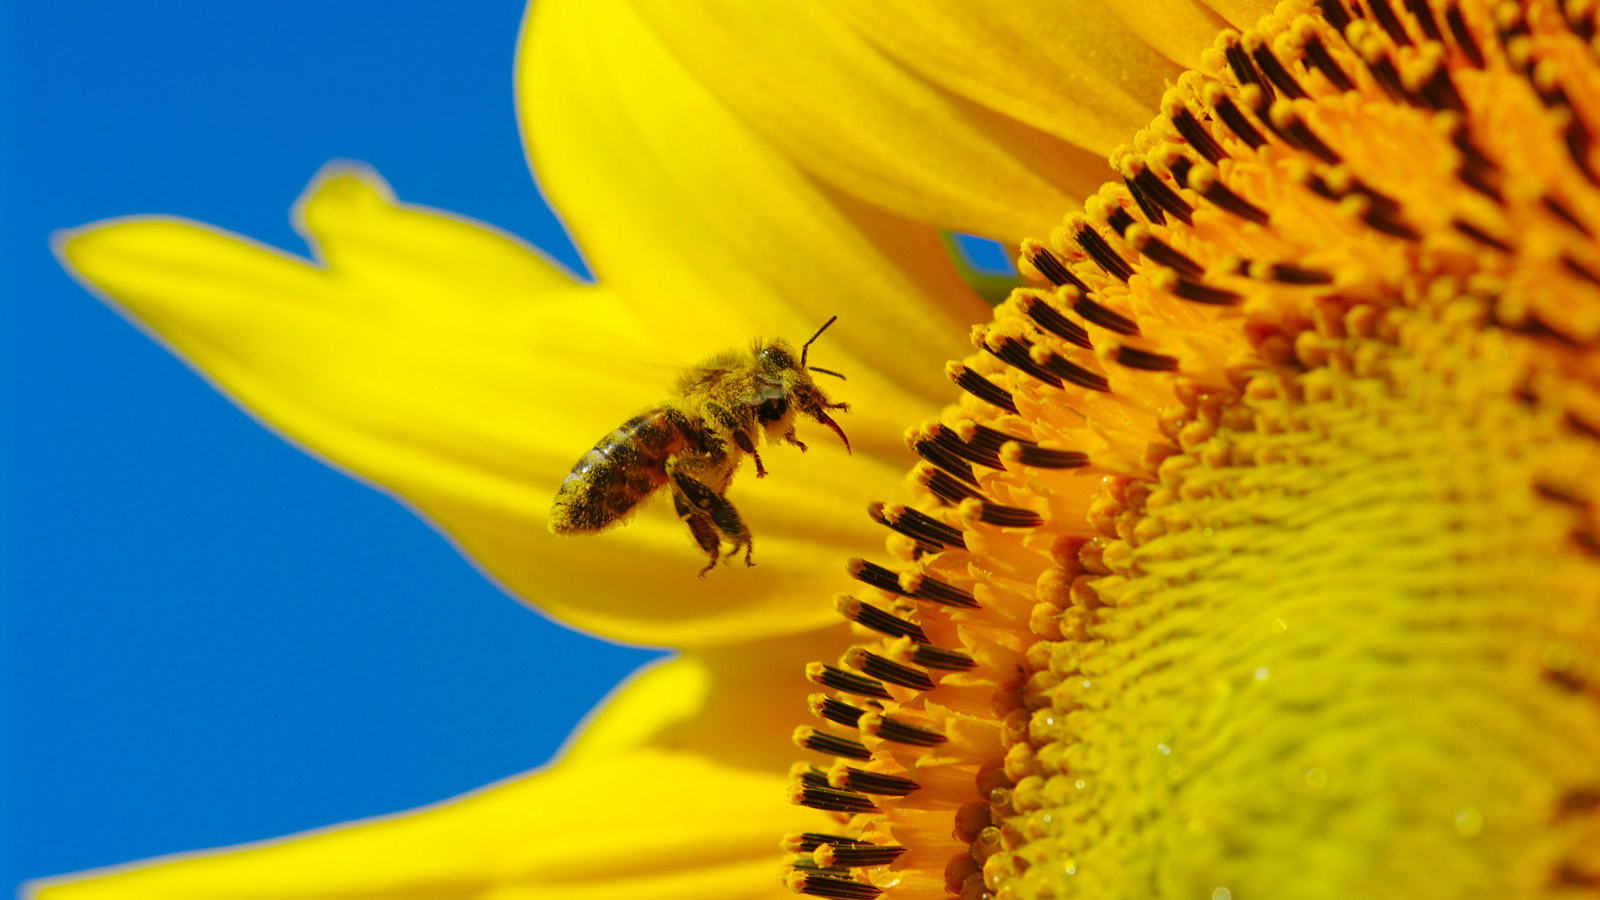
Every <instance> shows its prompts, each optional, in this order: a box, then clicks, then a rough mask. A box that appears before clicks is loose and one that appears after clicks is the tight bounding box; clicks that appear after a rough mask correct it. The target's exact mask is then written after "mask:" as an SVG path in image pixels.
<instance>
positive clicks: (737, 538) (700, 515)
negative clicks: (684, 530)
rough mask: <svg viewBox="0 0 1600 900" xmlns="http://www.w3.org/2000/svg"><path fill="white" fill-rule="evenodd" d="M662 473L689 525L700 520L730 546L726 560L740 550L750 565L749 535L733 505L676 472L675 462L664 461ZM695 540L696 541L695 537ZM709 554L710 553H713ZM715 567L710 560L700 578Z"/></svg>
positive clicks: (685, 474) (682, 473) (694, 480)
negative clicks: (668, 478)
mask: <svg viewBox="0 0 1600 900" xmlns="http://www.w3.org/2000/svg"><path fill="white" fill-rule="evenodd" d="M666 469H667V475H668V477H670V478H671V479H672V490H673V496H674V498H677V497H680V496H681V497H682V500H683V503H684V504H685V505H686V506H687V507H688V509H689V514H690V517H691V518H690V521H691V523H692V522H693V520H694V519H702V520H704V521H706V522H709V523H710V527H711V528H712V529H713V530H714V531H715V532H716V535H717V537H719V538H720V539H721V540H724V541H727V542H729V543H731V544H733V547H732V549H730V550H729V551H728V555H729V556H732V555H733V554H734V553H737V552H738V551H739V548H741V547H742V548H744V551H745V554H744V557H745V563H746V564H747V565H754V563H753V562H751V561H750V532H749V531H747V530H746V529H745V527H744V520H743V519H741V518H739V511H738V510H737V509H735V508H734V506H733V504H732V503H729V502H728V499H727V498H726V497H724V496H722V495H721V494H719V493H717V492H716V491H714V490H712V489H711V488H709V487H707V486H706V485H705V484H704V483H702V482H700V481H697V480H696V479H695V478H694V477H692V476H690V475H688V474H687V473H685V472H683V471H681V470H680V469H679V468H678V464H677V460H675V459H672V460H668V461H667V466H666ZM676 502H677V500H676V499H674V503H676ZM695 527H696V526H694V525H693V524H691V525H690V526H689V528H690V530H691V531H693V530H694V529H695ZM696 540H699V537H698V535H697V536H696ZM701 546H702V547H704V546H705V545H704V544H702V545H701ZM712 552H713V553H714V552H715V551H712ZM715 565H716V562H715V560H713V561H712V564H711V565H710V566H706V568H705V570H704V571H702V572H701V573H700V574H702V575H704V574H705V573H706V572H708V571H710V570H711V568H712V566H715Z"/></svg>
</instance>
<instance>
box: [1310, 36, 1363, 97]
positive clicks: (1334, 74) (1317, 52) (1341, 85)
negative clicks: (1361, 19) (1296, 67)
mask: <svg viewBox="0 0 1600 900" xmlns="http://www.w3.org/2000/svg"><path fill="white" fill-rule="evenodd" d="M1305 60H1306V62H1308V63H1310V65H1311V66H1312V67H1313V68H1315V69H1316V70H1317V71H1318V72H1321V73H1322V77H1324V78H1326V79H1328V82H1329V83H1330V84H1332V85H1333V86H1334V88H1336V89H1338V90H1340V91H1353V90H1355V89H1356V83H1355V81H1354V80H1352V79H1351V78H1350V76H1349V74H1348V73H1346V72H1345V70H1344V69H1342V68H1340V67H1339V61H1338V60H1336V59H1334V58H1333V54H1332V53H1329V52H1328V48H1327V47H1325V46H1323V44H1322V39H1321V38H1318V37H1312V38H1311V39H1309V40H1307V41H1306V46H1305Z"/></svg>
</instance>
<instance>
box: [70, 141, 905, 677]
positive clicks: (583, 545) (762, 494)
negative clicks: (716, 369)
mask: <svg viewBox="0 0 1600 900" xmlns="http://www.w3.org/2000/svg"><path fill="white" fill-rule="evenodd" d="M307 196H308V199H307V200H306V201H305V202H304V203H303V204H302V207H301V220H302V224H303V226H304V229H305V231H306V233H307V236H308V238H309V239H310V241H311V243H312V245H313V247H314V248H315V249H316V251H317V252H318V254H319V255H321V256H322V257H324V258H325V259H326V260H327V266H326V267H322V266H318V265H315V264H313V263H309V262H307V261H305V260H302V259H298V258H296V257H293V256H290V255H288V254H285V253H282V252H280V251H277V250H274V249H272V248H268V247H265V246H262V245H260V244H257V243H255V242H252V241H250V240H248V239H246V238H242V237H239V236H237V235H231V234H227V233H224V232H221V231H219V230H216V229H212V228H209V227H206V226H202V225H198V224H195V223H189V222H182V221H177V220H170V219H129V220H122V221H119V222H114V223H110V224H105V225H98V226H90V227H87V228H84V229H79V230H77V231H73V232H68V233H65V234H63V235H62V236H60V238H59V241H58V248H59V251H60V253H61V255H62V257H63V259H64V260H65V261H66V263H67V264H68V265H69V266H70V267H71V268H73V269H74V270H76V271H77V272H78V273H79V275H80V276H81V277H82V278H84V279H85V280H86V281H87V282H89V283H90V284H91V285H92V286H93V287H95V288H96V289H98V290H100V291H102V292H104V293H105V294H106V295H108V296H109V297H110V298H111V299H112V300H113V302H115V303H116V304H117V305H119V306H121V307H122V308H124V309H126V310H127V311H128V312H129V313H130V314H131V315H132V316H134V317H136V318H137V319H138V320H140V321H142V322H144V323H145V324H146V325H148V326H149V328H150V329H152V330H153V331H154V332H155V333H156V334H157V335H159V337H160V338H161V339H162V340H164V341H165V342H166V343H168V344H169V345H170V346H171V347H172V348H173V349H174V350H175V351H176V352H178V353H179V354H180V355H182V356H183V357H185V358H186V359H188V360H189V361H190V362H191V363H193V364H194V365H195V367H196V368H197V369H199V370H200V371H201V372H202V373H204V375H205V376H206V377H208V378H209V379H211V380H213V381H214V382H215V383H216V384H217V385H219V387H221V388H222V389H223V390H225V391H226V392H228V393H229V394H230V395H232V396H233V397H235V398H237V399H238V400H239V401H240V402H241V403H242V404H243V405H244V406H245V407H246V408H248V409H249V410H251V411H252V412H253V413H255V414H256V415H258V416H259V417H260V418H262V419H263V420H264V421H266V422H267V423H268V424H269V425H270V426H271V427H273V428H275V429H278V430H280V431H281V432H283V433H284V434H285V435H286V436H288V437H289V438H290V439H292V440H294V441H296V442H298V443H300V444H302V445H303V446H305V447H307V448H309V449H310V450H312V451H313V452H315V453H317V454H319V455H321V456H323V457H325V458H327V459H328V460H330V461H332V462H334V463H335V464H336V465H339V466H342V467H344V468H347V469H349V470H351V471H352V472H354V473H356V474H358V475H359V476H361V477H364V478H367V479H370V480H371V481H374V482H376V483H378V484H380V485H382V486H384V487H386V488H389V489H391V490H393V491H394V492H396V493H397V494H399V495H401V496H402V497H404V498H405V499H407V500H409V501H410V502H411V503H413V504H415V505H416V506H417V507H418V508H420V509H421V510H422V511H423V512H424V513H426V514H428V515H429V516H430V517H431V518H432V519H433V520H434V521H436V522H438V523H439V524H440V525H441V526H443V527H444V528H445V529H446V530H447V531H448V532H449V533H450V534H451V535H452V536H453V537H454V538H455V539H456V540H457V541H458V542H459V543H460V544H461V545H462V546H463V547H464V548H465V549H466V550H467V551H468V552H470V553H472V554H473V555H474V556H476V557H477V559H478V560H479V561H480V562H482V563H483V565H484V566H485V567H486V568H487V569H488V570H489V571H490V573H492V574H493V575H494V576H495V577H497V578H498V579H500V580H501V581H502V582H503V583H504V584H506V585H507V586H508V587H509V588H510V589H512V590H513V591H514V592H516V593H517V594H519V595H521V596H523V597H525V598H528V599H529V600H531V601H532V602H534V603H535V604H537V605H539V606H541V607H542V608H544V609H546V610H548V611H550V612H552V613H553V614H555V615H557V616H558V617H560V618H562V619H563V620H565V621H567V622H570V623H572V624H574V625H577V626H579V627H583V628H588V629H591V630H594V631H596V632H599V633H601V634H604V635H606V636H608V637H612V638H616V639H621V640H631V641H638V642H645V643H658V644H670V645H676V646H688V645H694V644H704V643H708V642H710V643H714V642H718V641H721V640H725V639H730V638H733V637H739V638H749V637H753V636H759V635H761V634H774V633H786V632H789V631H803V630H805V629H807V628H809V627H813V626H815V625H816V624H817V623H819V622H823V621H826V614H825V613H826V611H825V610H818V609H817V608H816V604H815V603H814V602H813V598H814V597H815V595H816V593H817V592H818V591H825V590H830V589H831V588H832V587H833V586H836V584H837V582H838V580H839V578H840V577H841V576H840V575H839V574H838V563H837V560H838V559H839V558H840V557H841V556H842V555H844V554H845V552H846V549H847V547H848V546H859V542H860V541H861V540H867V539H869V537H868V536H869V535H870V534H871V532H870V530H869V529H870V528H871V524H870V522H869V521H868V520H867V519H866V518H865V517H864V516H862V515H861V505H862V503H863V502H864V501H865V499H866V498H868V497H870V496H872V494H873V492H874V490H875V489H881V488H882V487H883V486H886V485H890V484H893V483H895V482H897V481H898V480H899V476H898V474H897V473H896V472H895V471H894V468H895V467H894V466H893V465H892V464H891V463H890V462H889V461H887V460H886V459H885V460H883V461H880V462H877V463H876V464H875V463H874V457H875V455H876V456H879V457H881V456H884V455H885V453H886V451H887V449H888V448H889V447H891V446H894V447H898V445H899V440H900V438H899V428H898V426H897V424H895V423H893V422H892V420H890V419H888V418H885V416H887V415H888V413H883V412H880V415H879V417H876V418H874V417H869V416H860V417H851V418H849V419H847V420H846V425H847V427H849V428H850V430H851V432H852V436H853V437H857V438H858V441H859V444H858V456H857V458H856V460H855V464H854V465H851V466H848V467H847V466H844V465H840V464H839V463H841V462H842V461H843V460H844V459H845V458H846V457H845V456H844V453H843V451H842V450H841V449H838V448H836V447H833V446H828V445H827V444H826V443H824V441H823V440H821V439H820V438H819V439H818V440H817V441H816V443H817V447H816V449H815V450H813V452H812V453H811V454H809V455H808V456H807V457H805V458H801V457H799V455H798V454H792V453H784V452H777V453H773V454H771V457H772V458H771V460H770V462H771V468H772V469H773V471H774V473H775V477H773V478H769V479H765V480H764V481H762V482H759V483H753V484H750V485H748V486H746V485H744V484H740V485H739V486H738V487H737V488H736V491H735V494H734V498H735V500H736V502H738V503H739V504H740V507H741V510H742V512H743V513H744V515H745V518H746V521H747V522H748V523H749V524H750V525H751V527H752V529H753V530H754V531H755V533H756V545H757V561H758V563H759V566H758V567H757V568H756V569H752V570H750V571H748V572H745V571H739V572H737V573H734V572H729V573H718V576H719V577H715V578H708V579H705V580H698V579H696V577H695V575H696V573H697V572H698V571H699V568H700V566H701V565H702V564H703V558H702V557H701V555H700V552H699V551H698V549H696V548H695V546H694V544H693V542H692V541H691V540H690V538H689V536H688V535H687V533H686V531H685V529H684V527H683V525H682V524H681V523H680V522H678V521H677V520H676V519H675V518H674V517H673V516H672V514H671V511H670V509H666V508H655V509H652V510H649V511H647V512H646V513H645V514H644V515H642V516H640V517H639V519H638V521H636V522H634V523H632V524H630V525H628V526H627V527H625V528H622V529H620V530H617V531H615V532H612V533H608V534H604V535H600V536H596V537H582V538H558V537H555V536H552V535H550V534H549V533H548V531H547V529H546V526H545V520H546V514H547V512H548V509H549V505H550V501H551V499H552V497H553V495H554V492H555V487H556V485H557V484H558V483H559V481H560V480H561V478H562V477H563V476H564V475H565V474H566V472H567V470H568V469H569V468H570V467H571V465H572V463H573V461H574V460H575V459H577V457H578V456H579V455H580V454H581V453H582V452H583V451H584V450H586V449H587V448H588V447H589V446H590V445H592V444H593V443H594V441H595V440H596V438H598V437H600V436H601V435H603V434H605V433H606V432H608V431H610V430H611V429H612V428H614V427H616V426H617V425H618V424H620V423H621V422H622V421H623V420H624V419H625V418H627V417H628V416H629V415H631V414H632V413H634V412H636V411H637V410H638V408H640V407H642V406H644V405H646V404H647V403H649V402H651V401H653V400H655V399H658V398H660V397H662V396H664V395H665V391H666V388H667V386H668V385H670V383H671V381H672V379H673V377H674V374H675V373H674V371H673V369H671V368H670V367H663V366H654V367H653V366H651V365H649V364H646V363H643V362H641V363H640V364H638V365H630V364H629V363H628V362H627V361H626V360H622V361H619V360H618V359H617V358H616V357H617V356H618V355H624V356H629V355H636V356H641V357H644V358H646V359H649V358H654V359H662V358H665V352H666V351H663V350H662V349H661V348H660V347H659V346H658V345H657V344H656V343H655V341H654V339H653V337H652V336H651V334H650V332H649V330H648V329H647V328H646V326H645V324H644V323H642V322H641V321H640V320H639V319H638V317H637V316H635V315H634V314H633V313H632V312H631V311H630V309H629V308H628V306H627V305H625V304H623V303H622V302H621V301H620V299H619V298H618V297H617V295H616V294H615V292H613V291H611V290H610V289H609V288H606V287H596V286H592V285H582V284H578V283H576V282H573V281H572V280H571V279H570V278H568V277H567V276H566V275H565V274H564V273H562V272H560V271H559V270H557V269H555V268H554V267H552V266H551V265H550V264H549V263H548V262H547V261H546V260H544V259H543V258H542V257H541V256H539V255H538V253H537V252H535V251H534V250H532V249H531V248H529V247H527V246H526V245H524V244H522V243H520V242H518V241H516V240H515V239H513V238H511V237H509V236H507V235H505V234H503V233H500V232H497V231H495V230H493V229H491V228H488V227H487V226H483V225H481V224H478V223H473V222H470V221H467V220H464V219H461V218H459V217H455V216H451V215H448V214H445V213H441V212H437V211H433V210H427V209H424V208H420V207H415V206H408V205H404V204H399V203H397V202H396V201H395V200H394V198H393V197H392V195H391V194H390V193H389V191H388V188H387V186H386V185H384V184H383V183H382V182H381V181H380V180H378V179H377V178H376V176H374V175H372V174H371V173H367V172H363V171H361V170H357V169H351V168H336V169H334V170H331V171H330V172H329V173H328V174H326V175H324V176H323V177H320V178H319V179H318V180H317V182H316V183H314V184H313V186H312V188H311V189H310V191H309V192H308V195H307ZM830 336H831V332H830ZM651 354H656V355H655V356H654V357H651ZM818 355H819V356H821V355H822V350H821V348H820V347H819V350H818ZM827 358H828V360H829V362H830V363H834V362H836V364H837V365H839V366H840V367H841V368H845V369H850V368H851V367H852V362H851V360H850V357H849V356H848V355H846V354H844V353H843V352H842V351H841V350H840V348H838V347H829V348H828V349H827ZM852 374H854V372H852ZM869 382H870V379H869ZM848 387H849V388H850V389H851V391H854V392H855V393H853V394H848V395H847V396H848V397H849V399H854V400H857V401H858V402H860V401H863V400H865V401H868V402H867V403H865V404H863V405H865V406H867V407H868V408H872V407H875V406H879V405H880V404H878V403H877V401H876V400H874V399H873V398H872V395H871V393H870V384H868V385H861V384H858V383H857V382H856V381H852V382H851V383H850V385H849V386H848ZM881 405H882V406H885V407H887V408H888V409H890V410H892V409H893V408H894V405H893V404H881ZM874 422H876V423H877V424H876V425H874V424H873V423H874ZM879 451H881V452H879ZM750 481H752V482H754V479H753V478H751V479H750ZM658 506H659V505H658ZM619 559H627V560H628V561H629V564H628V565H619V564H618V560H619ZM667 597H671V598H674V599H673V600H672V601H671V602H667V601H666V600H665V599H664V598H667Z"/></svg>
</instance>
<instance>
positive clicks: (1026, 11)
mask: <svg viewBox="0 0 1600 900" xmlns="http://www.w3.org/2000/svg"><path fill="white" fill-rule="evenodd" d="M831 5H832V6H834V7H835V8H836V10H837V14H838V15H839V16H840V17H842V18H844V19H845V20H847V21H848V22H849V23H850V24H851V25H852V26H854V27H855V28H856V29H858V30H859V31H860V32H861V33H862V34H864V35H865V36H866V37H867V38H868V39H869V40H870V42H871V43H872V44H875V45H877V46H878V47H881V48H882V49H883V50H885V51H887V52H888V53H889V54H890V55H891V56H893V57H894V58H895V59H896V60H898V61H900V62H902V63H904V64H905V65H906V66H907V67H909V68H910V69H912V70H913V71H915V72H916V73H917V74H918V75H921V76H922V77H923V78H926V79H927V80H929V81H931V82H933V83H934V84H938V85H940V86H942V87H945V88H947V89H949V90H951V91H953V92H955V93H957V94H960V95H961V96H963V97H967V98H969V99H972V100H974V101H976V102H978V103H980V104H982V105H983V106H986V107H988V108H990V109H993V110H997V111H999V112H1001V113H1004V114H1005V115H1007V116H1010V117H1012V118H1014V119H1018V120H1020V121H1022V122H1026V123H1027V124H1029V125H1031V126H1033V127H1035V128H1037V129H1039V130H1041V131H1045V132H1048V133H1050V134H1054V135H1056V136H1058V137H1060V138H1062V139H1063V140H1065V141H1068V142H1070V143H1072V144H1076V145H1077V146H1079V147H1083V148H1085V149H1088V150H1091V151H1093V152H1094V153H1096V154H1099V155H1100V156H1101V157H1104V155H1105V154H1107V153H1109V152H1110V151H1111V150H1112V148H1114V147H1116V146H1117V145H1118V144H1121V143H1122V142H1123V141H1126V140H1127V139H1128V137H1129V136H1130V135H1132V134H1133V133H1134V132H1135V131H1137V130H1139V129H1140V128H1143V127H1144V126H1145V125H1146V124H1147V123H1148V122H1149V121H1150V117H1151V115H1153V114H1154V112H1155V110H1156V107H1157V104H1158V103H1159V101H1160V99H1161V92H1162V90H1163V88H1164V86H1165V83H1166V81H1167V80H1168V79H1171V78H1176V77H1177V76H1178V73H1179V72H1181V71H1182V70H1181V69H1180V68H1179V67H1178V66H1177V65H1176V64H1174V63H1172V62H1171V61H1169V60H1167V59H1165V58H1163V57H1162V56H1161V54H1160V53H1159V52H1157V50H1156V49H1154V48H1152V47H1151V46H1150V45H1149V44H1147V43H1145V42H1144V41H1143V40H1141V39H1140V36H1139V35H1137V34H1136V33H1134V32H1131V31H1129V30H1128V29H1127V27H1125V25H1124V24H1123V23H1122V21H1120V19H1119V16H1118V15H1116V14H1115V13H1114V11H1113V10H1112V9H1111V5H1110V4H1101V3H1099V2H1096V0H1089V2H1078V3H1071V4H1058V5H1052V4H1037V5H1030V4H1020V3H1014V2H1006V0H983V2H973V0H938V2H932V3H930V2H925V0H895V2H882V0H878V2H862V0H833V2H832V4H831ZM762 12H763V13H766V12H767V11H766V10H765V9H763V10H762ZM1150 12H1151V11H1150V10H1148V9H1146V8H1144V7H1141V8H1140V9H1139V11H1138V13H1137V17H1139V18H1141V19H1144V18H1146V17H1147V16H1149V15H1150ZM1156 12H1157V13H1160V12H1163V11H1161V10H1157V11H1156ZM792 17H798V16H794V15H793V14H791V13H789V12H788V11H785V14H783V15H781V16H772V15H770V14H768V18H778V19H782V20H784V21H783V22H782V23H781V25H780V26H774V27H786V26H787V25H788V24H789V23H788V21H787V20H788V19H790V18H792ZM1129 17H1130V18H1132V17H1134V16H1133V14H1129ZM752 18H754V17H752ZM1215 34H1216V31H1215V28H1213V29H1212V31H1211V32H1210V33H1209V34H1207V35H1205V36H1204V38H1202V39H1201V42H1197V43H1196V44H1195V47H1194V51H1195V56H1196V57H1197V58H1198V55H1199V50H1200V48H1201V47H1202V46H1204V45H1206V44H1209V43H1210V41H1211V39H1212V37H1214V36H1215ZM837 43H838V42H837V41H835V45H837ZM861 52H865V51H861ZM852 55H853V54H852ZM802 61H803V62H804V63H806V64H808V65H809V64H810V63H811V60H810V59H809V58H805V59H803V60H802ZM804 89H805V83H804V82H801V83H800V84H799V85H797V86H796V87H794V88H791V89H790V91H791V92H793V91H795V90H804ZM947 124H948V123H937V122H934V123H920V122H917V123H915V124H914V125H912V127H913V128H917V129H921V128H937V127H939V126H940V125H947ZM847 127H848V125H847ZM910 137H911V138H912V139H927V138H932V139H935V140H939V139H942V138H943V136H942V135H935V134H934V133H933V132H932V131H931V130H930V131H927V132H921V134H912V135H910ZM1093 174H1094V175H1095V177H1096V178H1098V179H1100V180H1104V177H1105V176H1106V175H1107V174H1109V172H1108V171H1107V170H1106V168H1105V164H1104V162H1101V163H1099V164H1098V165H1097V166H1096V167H1095V168H1094V172H1093ZM1058 215H1059V211H1058ZM1052 224H1053V223H1052Z"/></svg>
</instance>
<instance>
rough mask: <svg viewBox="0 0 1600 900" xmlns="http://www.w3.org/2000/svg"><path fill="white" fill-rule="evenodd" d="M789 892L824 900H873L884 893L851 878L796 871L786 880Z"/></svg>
mask: <svg viewBox="0 0 1600 900" xmlns="http://www.w3.org/2000/svg"><path fill="white" fill-rule="evenodd" d="M784 884H785V885H786V886H787V887H788V888H789V890H791V891H794V892H796V893H800V894H807V895H810V896H812V897H822V898H824V900H873V898H874V897H877V896H878V895H879V894H882V893H883V891H881V890H879V889H878V888H875V887H873V886H872V885H870V884H867V883H866V882H864V881H856V880H854V879H851V878H840V877H837V876H834V875H823V874H820V873H816V872H805V871H801V870H798V869H796V870H795V871H793V872H790V873H789V876H788V877H787V878H786V879H784Z"/></svg>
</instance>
